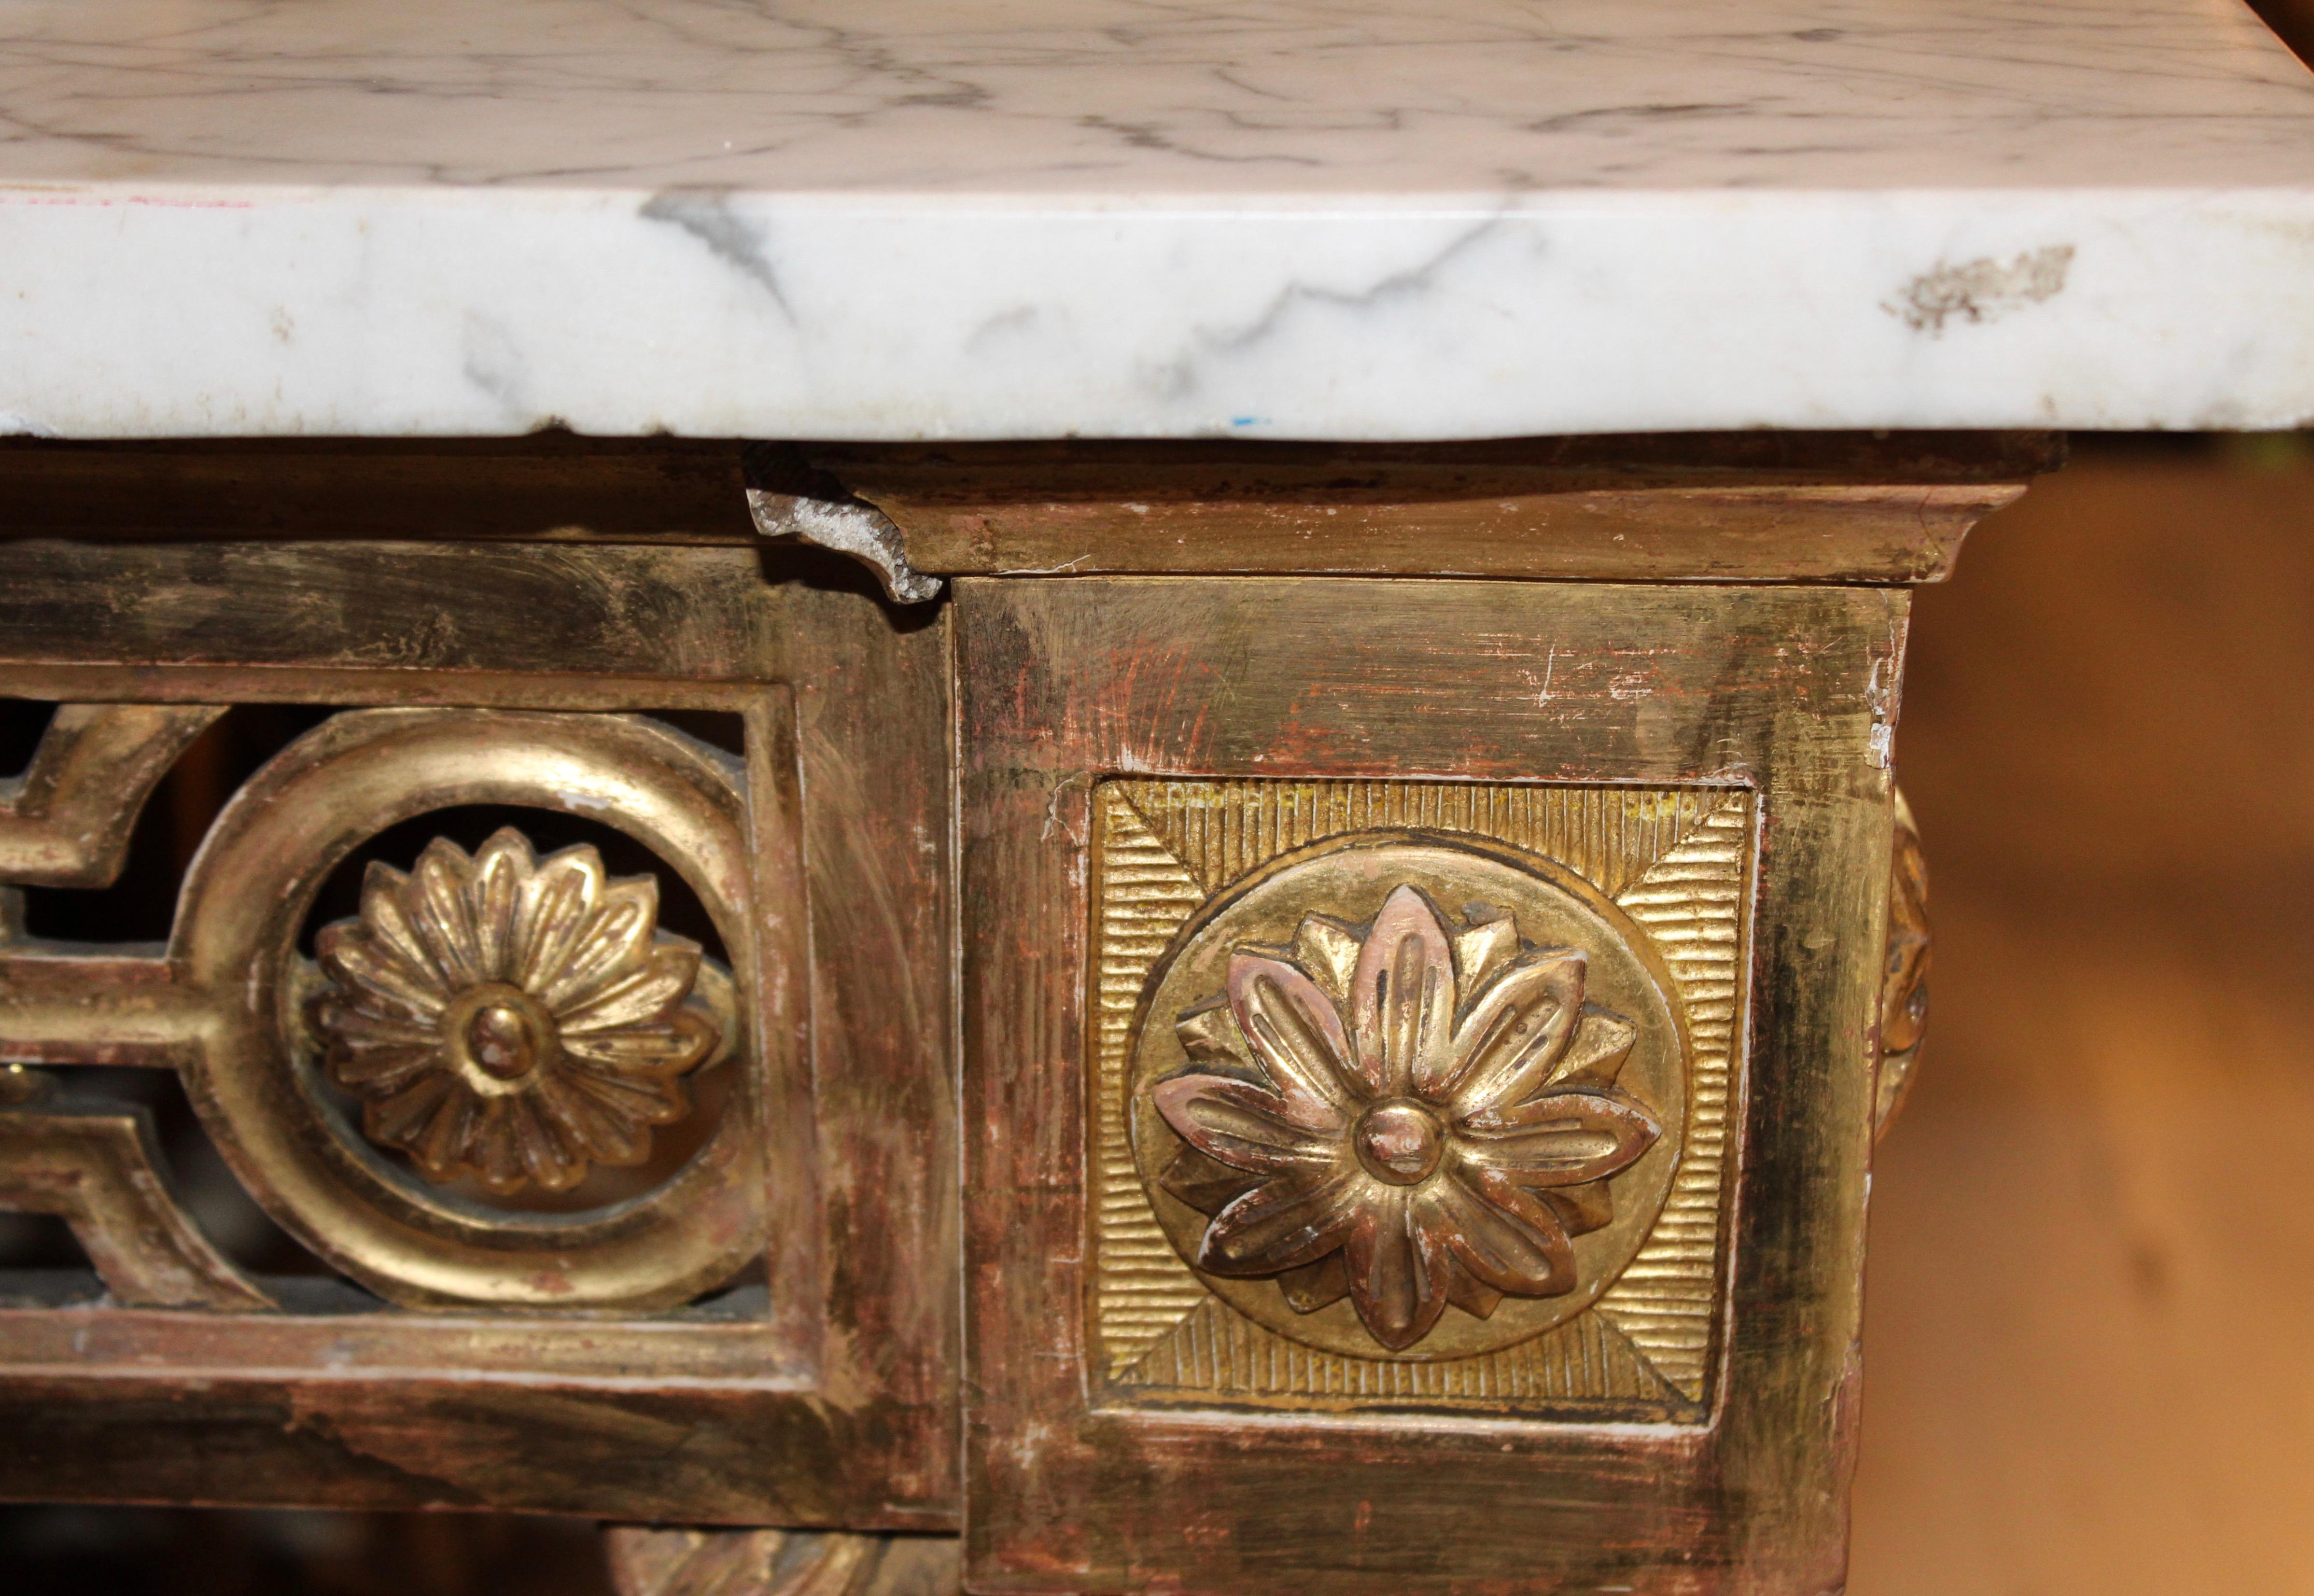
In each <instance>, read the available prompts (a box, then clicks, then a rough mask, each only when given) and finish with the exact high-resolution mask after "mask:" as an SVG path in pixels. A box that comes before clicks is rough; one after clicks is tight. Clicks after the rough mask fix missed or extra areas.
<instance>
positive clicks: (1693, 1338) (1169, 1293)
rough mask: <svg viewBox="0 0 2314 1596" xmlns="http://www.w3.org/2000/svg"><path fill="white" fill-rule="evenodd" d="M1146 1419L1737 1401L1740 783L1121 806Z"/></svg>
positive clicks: (1108, 1045) (1112, 796)
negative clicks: (1730, 1395)
mask: <svg viewBox="0 0 2314 1596" xmlns="http://www.w3.org/2000/svg"><path fill="white" fill-rule="evenodd" d="M1095 811H1096V819H1095V825H1096V836H1097V838H1098V842H1099V857H1098V864H1097V872H1098V873H1097V877H1096V880H1097V888H1096V890H1097V893H1098V913H1099V922H1100V935H1099V943H1098V947H1097V949H1096V954H1095V957H1096V958H1097V960H1098V991H1099V1003H1098V1008H1097V1010H1096V1019H1095V1029H1096V1033H1097V1034H1096V1038H1095V1044H1096V1045H1095V1047H1094V1050H1093V1054H1092V1057H1093V1060H1094V1068H1095V1071H1096V1080H1095V1081H1094V1083H1093V1093H1092V1098H1093V1101H1094V1103H1095V1104H1096V1105H1097V1110H1096V1120H1095V1137H1096V1143H1097V1145H1096V1147H1095V1149H1094V1168H1095V1171H1096V1179H1097V1182H1098V1189H1097V1191H1096V1193H1095V1198H1094V1202H1093V1204H1092V1212H1093V1214H1094V1215H1095V1220H1094V1231H1095V1236H1094V1240H1095V1248H1096V1256H1097V1266H1096V1269H1095V1273H1094V1311H1095V1316H1096V1319H1097V1323H1098V1328H1099V1335H1100V1354H1101V1357H1100V1364H1101V1372H1102V1374H1103V1377H1104V1379H1105V1380H1106V1381H1107V1383H1108V1387H1109V1389H1110V1391H1111V1393H1112V1399H1117V1400H1125V1401H1128V1402H1130V1401H1152V1400H1155V1401H1168V1402H1181V1401H1192V1400H1212V1399H1223V1400H1227V1401H1231V1402H1242V1401H1254V1402H1259V1403H1267V1404H1284V1405H1288V1406H1308V1405H1310V1404H1312V1403H1313V1402H1314V1403H1318V1404H1321V1405H1323V1404H1329V1403H1331V1404H1337V1405H1338V1404H1350V1405H1355V1406H1371V1405H1376V1404H1380V1405H1383V1406H1400V1405H1410V1406H1450V1407H1452V1406H1478V1407H1482V1408H1487V1409H1497V1408H1502V1407H1505V1406H1511V1407H1534V1406H1540V1407H1546V1408H1548V1407H1559V1406H1575V1407H1578V1408H1594V1409H1599V1410H1602V1411H1604V1410H1609V1409H1612V1410H1618V1411H1632V1412H1637V1411H1639V1410H1641V1409H1644V1410H1646V1411H1647V1412H1649V1413H1652V1414H1656V1415H1661V1416H1666V1417H1684V1418H1690V1419H1691V1418H1693V1417H1695V1416H1697V1415H1700V1412H1701V1410H1702V1406H1703V1405H1704V1403H1705V1402H1706V1401H1707V1399H1708V1389H1707V1378H1706V1377H1707V1371H1708V1368H1709V1353H1710V1347H1711V1322H1712V1318H1713V1311H1714V1307H1715V1303H1716V1301H1717V1288H1716V1282H1717V1278H1718V1275H1717V1268H1716V1260H1717V1257H1718V1245H1719V1239H1720V1235H1721V1224H1720V1205H1721V1198H1722V1186H1723V1178H1722V1177H1723V1174H1724V1165H1725V1161H1726V1157H1727V1146H1726V1135H1727V1102H1728V1094H1729V1089H1730V1074H1731V1049H1732V1044H1733V1040H1734V1037H1735V1036H1736V1028H1737V1026H1738V1024H1739V1022H1740V1018H1741V1008H1742V992H1741V987H1740V981H1739V974H1738V972H1739V971H1740V969H1741V960H1742V954H1741V947H1742V932H1743V897H1744V880H1745V870H1746V861H1747V857H1748V850H1749V837H1750V819H1749V816H1750V798H1749V795H1748V793H1746V792H1744V791H1743V790H1741V789H1601V788H1581V787H1543V786H1514V785H1506V784H1471V785H1464V784H1447V783H1403V782H1402V783H1388V782H1357V781H1326V782H1265V781H1235V782H1181V781H1163V782H1160V781H1137V780H1120V781H1112V782H1108V783H1104V784H1103V786H1102V787H1101V789H1100V793H1099V796H1098V800H1097V803H1096V806H1095Z"/></svg>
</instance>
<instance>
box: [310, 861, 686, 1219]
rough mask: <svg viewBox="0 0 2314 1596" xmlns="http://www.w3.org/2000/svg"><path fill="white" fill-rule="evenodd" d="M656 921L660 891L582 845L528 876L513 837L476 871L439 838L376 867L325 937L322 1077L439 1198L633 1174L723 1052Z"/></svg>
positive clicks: (317, 1002)
mask: <svg viewBox="0 0 2314 1596" xmlns="http://www.w3.org/2000/svg"><path fill="white" fill-rule="evenodd" d="M320 962H321V966H322V973H323V974H324V976H325V977H326V979H327V981H328V986H327V988H326V990H325V991H324V992H322V993H321V994H319V995H317V996H316V997H315V998H314V1000H313V1001H312V1002H311V1004H310V1005H309V1011H310V1013H311V1016H312V1024H313V1027H314V1030H315V1031H316V1032H318V1033H319V1034H320V1036H322V1038H323V1039H324V1040H325V1042H326V1044H327V1047H328V1061H327V1063H328V1070H329V1073H330V1078H331V1080H335V1081H336V1082H337V1083H338V1084H339V1085H340V1086H342V1087H344V1088H346V1089H348V1090H349V1091H351V1092H352V1093H353V1094H354V1095H355V1096H357V1097H358V1098H360V1099H361V1102H362V1126H363V1129H364V1131H365V1132H366V1133H367V1134H368V1136H369V1137H370V1139H371V1140H372V1141H374V1142H380V1143H383V1144H386V1145H391V1146H394V1147H399V1148H402V1149H403V1150H404V1151H407V1152H409V1153H410V1154H411V1156H412V1157H413V1158H414V1159H415V1160H417V1162H418V1165H419V1167H420V1168H421V1169H423V1170H424V1171H425V1172H426V1173H427V1174H428V1176H430V1177H432V1178H434V1179H436V1180H452V1179H455V1178H456V1177H458V1176H460V1175H462V1174H471V1175H473V1176H476V1177H479V1178H480V1179H481V1182H482V1184H483V1185H484V1186H488V1187H489V1188H490V1190H491V1191H493V1192H506V1193H511V1192H517V1191H520V1190H522V1189H524V1188H525V1187H526V1186H531V1185H534V1184H535V1185H536V1186H543V1187H544V1188H545V1189H547V1190H548V1191H558V1192H559V1191H567V1190H568V1189H570V1187H571V1186H576V1185H578V1184H579V1181H581V1180H583V1179H584V1178H586V1175H587V1167H588V1165H589V1164H590V1163H600V1164H611V1165H633V1164H640V1163H641V1162H642V1161H643V1160H645V1159H647V1158H648V1157H649V1156H650V1128H651V1127H652V1126H653V1125H657V1124H667V1123H669V1122H670V1121H673V1120H677V1119H681V1118H682V1117H683V1116H684V1115H685V1114H686V1113H688V1112H689V1110H690V1101H689V1099H688V1098H687V1097H686V1096H685V1094H684V1087H683V1077H684V1075H685V1074H686V1073H687V1072H688V1071H691V1070H692V1069H693V1068H694V1067H696V1066H697V1065H698V1064H699V1063H701V1062H702V1060H704V1059H705V1058H706V1057H707V1056H708V1054H710V1053H711V1052H712V1051H713V1050H714V1047H715V1045H716V1042H717V1040H718V1039H719V1036H720V1027H719V1025H718V1023H717V1021H716V1020H715V1018H713V1017H712V1016H711V1015H710V1014H708V1013H706V1012H705V1011H703V1010H697V1009H688V1008H686V1007H684V1000H685V999H686V998H688V997H689V996H690V994H691V991H692V988H693V984H694V983H696V982H697V980H698V978H699V971H700V948H699V945H698V944H697V943H695V942H693V941H690V940H688V939H684V938H678V937H672V936H668V935H667V934H665V933H663V932H660V931H659V930H658V880H657V878H656V877H649V876H638V877H630V878H627V879H623V880H612V879H609V878H607V877H605V875H604V872H603V860H602V855H601V854H599V853H597V852H596V851H595V850H594V849H593V848H591V847H587V846H584V845H581V846H579V847H575V848H569V849H565V850H563V851H561V852H560V853H557V854H555V855H553V856H552V858H550V859H547V860H543V861H541V860H539V859H538V858H537V857H536V855H535V854H534V852H533V851H532V849H531V845H530V842H529V839H527V838H526V837H525V836H524V835H523V834H522V833H520V832H518V831H516V830H514V829H513V828H511V827H508V828H507V829H505V830H502V831H500V832H499V833H498V834H497V835H495V836H493V837H492V838H490V841H489V842H485V843H484V844H483V845H482V846H481V849H479V850H478V851H476V852H475V853H474V854H473V856H472V857H471V858H470V857H468V855H467V854H466V853H465V851H464V850H463V849H461V848H460V847H459V846H458V845H457V844H456V843H455V842H451V841H449V840H448V839H447V838H439V837H437V838H436V839H435V840H434V842H431V843H430V844H428V847H427V849H426V851H424V852H423V853H421V854H420V855H419V858H418V863H417V867H416V868H415V869H412V870H411V871H410V872H408V873H407V874H405V873H403V872H402V871H400V870H397V869H394V868H393V866H391V865H389V864H386V863H384V861H382V860H374V861H372V863H371V864H370V867H369V871H368V878H367V880H366V881H365V882H364V883H363V887H362V905H361V914H360V917H359V918H358V919H356V920H353V921H341V922H340V923H338V924H336V925H332V926H328V927H325V928H324V929H323V930H322V934H321V940H320Z"/></svg>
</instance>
